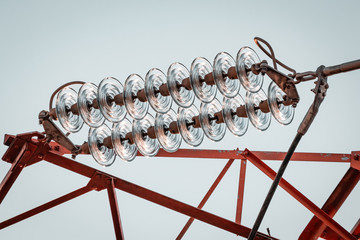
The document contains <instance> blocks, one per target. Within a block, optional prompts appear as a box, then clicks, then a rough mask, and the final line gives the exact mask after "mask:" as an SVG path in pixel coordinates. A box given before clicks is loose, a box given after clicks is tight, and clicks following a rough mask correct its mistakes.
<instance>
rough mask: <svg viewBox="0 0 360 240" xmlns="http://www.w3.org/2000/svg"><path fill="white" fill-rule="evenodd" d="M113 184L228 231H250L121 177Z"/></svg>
mask: <svg viewBox="0 0 360 240" xmlns="http://www.w3.org/2000/svg"><path fill="white" fill-rule="evenodd" d="M115 186H116V188H117V189H120V190H122V191H124V192H127V193H130V194H132V195H135V196H137V197H140V198H142V199H145V200H148V201H150V202H153V203H156V204H158V205H160V206H163V207H166V208H169V209H172V210H174V211H176V212H179V213H182V214H185V215H188V216H190V217H193V218H195V219H197V220H200V221H203V222H205V223H208V224H210V225H213V226H215V227H218V228H221V229H223V230H226V231H228V232H232V233H235V234H237V235H240V236H242V237H247V236H248V235H249V233H250V231H251V229H250V228H248V227H245V226H242V225H239V224H236V223H234V222H232V221H229V220H227V219H224V218H221V217H219V216H216V215H214V214H211V213H208V212H205V211H203V210H201V209H198V208H196V207H193V206H190V205H188V204H185V203H182V202H180V201H177V200H175V199H172V198H169V197H167V196H164V195H162V194H159V193H157V192H154V191H151V190H149V189H146V188H143V187H141V186H138V185H136V184H133V183H130V182H127V181H125V180H122V179H118V178H117V179H115ZM256 239H264V240H265V239H267V240H268V239H275V238H273V237H271V236H268V235H265V234H263V233H258V234H257V236H256Z"/></svg>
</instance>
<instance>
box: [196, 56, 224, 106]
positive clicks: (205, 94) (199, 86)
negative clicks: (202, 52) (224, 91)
mask: <svg viewBox="0 0 360 240" xmlns="http://www.w3.org/2000/svg"><path fill="white" fill-rule="evenodd" d="M212 72H213V67H212V66H211V63H210V62H209V61H208V60H207V59H206V58H203V57H198V58H195V60H194V61H193V62H192V64H191V68H190V83H191V86H192V89H193V90H194V93H195V95H196V97H197V98H198V99H199V100H200V101H202V102H211V101H212V100H213V99H214V98H215V95H216V90H217V89H216V85H215V84H214V85H208V84H207V83H206V82H205V76H206V75H208V74H210V75H211V78H212V79H213V73H212Z"/></svg>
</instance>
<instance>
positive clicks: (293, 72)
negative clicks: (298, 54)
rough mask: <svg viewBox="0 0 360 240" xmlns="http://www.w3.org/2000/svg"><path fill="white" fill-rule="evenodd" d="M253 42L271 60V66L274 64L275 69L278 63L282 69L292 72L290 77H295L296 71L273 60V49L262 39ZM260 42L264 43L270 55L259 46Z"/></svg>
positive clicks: (257, 38) (255, 39) (256, 38)
mask: <svg viewBox="0 0 360 240" xmlns="http://www.w3.org/2000/svg"><path fill="white" fill-rule="evenodd" d="M254 41H255V43H256V45H257V46H258V47H259V48H260V49H261V50H262V51H263V52H264V53H265V54H266V55H267V56H268V57H269V58H271V59H272V61H273V64H274V68H275V69H277V66H276V63H278V64H279V65H280V66H282V67H283V68H285V69H286V70H288V71H290V72H292V75H291V77H294V76H295V75H296V71H295V70H294V69H292V68H290V67H289V66H286V65H285V64H283V63H282V62H280V61H279V60H278V59H276V58H275V53H274V50H273V48H272V47H271V45H270V44H269V43H268V42H267V41H265V40H264V39H262V38H259V37H255V38H254ZM260 42H262V43H264V44H265V45H266V46H267V47H268V48H269V50H270V53H269V52H268V51H266V50H265V48H264V47H263V46H261V44H260Z"/></svg>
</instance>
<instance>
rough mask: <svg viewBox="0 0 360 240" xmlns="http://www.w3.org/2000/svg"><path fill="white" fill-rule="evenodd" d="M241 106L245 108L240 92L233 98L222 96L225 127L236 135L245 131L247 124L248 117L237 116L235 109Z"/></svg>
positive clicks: (240, 134)
mask: <svg viewBox="0 0 360 240" xmlns="http://www.w3.org/2000/svg"><path fill="white" fill-rule="evenodd" d="M240 106H243V107H244V110H245V101H244V99H243V98H242V97H241V95H240V94H238V95H236V96H235V97H233V98H227V97H224V100H223V116H224V120H225V124H226V126H227V128H228V129H229V130H230V132H232V133H233V134H234V135H236V136H242V135H244V134H245V133H246V131H247V129H248V126H249V118H247V117H238V115H236V110H237V109H238V107H240Z"/></svg>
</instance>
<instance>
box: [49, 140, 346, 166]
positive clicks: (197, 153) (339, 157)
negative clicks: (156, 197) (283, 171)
mask: <svg viewBox="0 0 360 240" xmlns="http://www.w3.org/2000/svg"><path fill="white" fill-rule="evenodd" d="M50 145H51V146H52V149H54V151H55V148H56V149H57V154H59V155H64V154H70V152H69V151H68V150H66V149H65V148H64V147H62V146H60V145H59V144H57V143H55V142H51V143H50ZM242 153H243V151H241V150H239V149H236V150H212V149H179V150H178V151H176V152H173V153H169V152H166V151H164V150H163V149H160V150H159V152H158V154H157V155H156V156H157V157H170V158H208V159H244V156H243V155H242ZM253 153H255V154H256V155H257V156H258V157H259V158H261V159H263V160H279V161H282V160H284V157H285V155H286V152H270V151H253ZM137 156H139V157H141V156H142V155H141V154H140V153H138V155H137ZM350 158H351V154H345V153H305V152H303V153H302V152H296V153H294V154H293V157H292V159H291V161H311V162H344V163H346V162H350Z"/></svg>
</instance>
